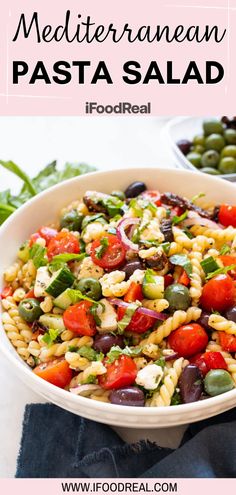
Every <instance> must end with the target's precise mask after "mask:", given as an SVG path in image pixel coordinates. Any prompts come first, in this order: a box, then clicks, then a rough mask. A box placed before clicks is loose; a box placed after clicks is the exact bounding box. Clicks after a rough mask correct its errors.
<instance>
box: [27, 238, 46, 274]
mask: <svg viewBox="0 0 236 495" xmlns="http://www.w3.org/2000/svg"><path fill="white" fill-rule="evenodd" d="M46 254H47V250H46V248H45V247H43V246H40V244H37V242H35V243H34V244H33V246H32V247H31V248H30V250H29V257H30V259H31V260H32V261H33V263H34V266H35V268H40V266H45V265H47V263H48V259H47V258H46Z"/></svg>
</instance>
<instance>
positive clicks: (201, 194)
mask: <svg viewBox="0 0 236 495" xmlns="http://www.w3.org/2000/svg"><path fill="white" fill-rule="evenodd" d="M204 196H206V195H205V193H203V192H200V193H199V194H195V196H193V197H192V199H190V202H191V203H195V201H197V199H199V198H204Z"/></svg>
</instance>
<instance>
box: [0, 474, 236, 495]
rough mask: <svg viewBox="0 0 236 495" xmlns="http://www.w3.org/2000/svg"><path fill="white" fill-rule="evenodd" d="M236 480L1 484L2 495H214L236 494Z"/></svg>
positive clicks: (59, 481) (102, 480)
mask: <svg viewBox="0 0 236 495" xmlns="http://www.w3.org/2000/svg"><path fill="white" fill-rule="evenodd" d="M234 489H235V480H234V479H206V478H204V479H199V478H197V479H191V478H190V479H183V478H178V479H172V478H170V479H159V478H155V479H140V480H132V479H129V478H127V479H104V478H102V479H93V480H91V479H67V480H63V479H28V480H25V479H17V480H14V479H5V480H0V491H1V493H7V494H8V495H15V493H18V494H19V495H32V493H34V495H42V492H43V493H50V494H51V495H60V494H63V493H77V494H78V495H81V494H82V493H85V494H89V495H90V494H92V493H93V494H94V493H98V494H101V495H104V494H108V495H111V494H113V493H115V494H118V493H126V494H127V493H130V494H131V495H132V494H134V493H140V494H144V493H166V494H167V495H169V494H174V493H177V494H178V495H189V494H190V493H191V495H199V493H209V492H210V491H211V490H212V491H213V492H214V495H221V494H222V493H234Z"/></svg>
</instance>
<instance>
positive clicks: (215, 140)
mask: <svg viewBox="0 0 236 495" xmlns="http://www.w3.org/2000/svg"><path fill="white" fill-rule="evenodd" d="M224 146H225V140H224V138H223V136H221V134H210V136H208V137H207V138H206V149H207V150H215V151H221V150H222V148H224Z"/></svg>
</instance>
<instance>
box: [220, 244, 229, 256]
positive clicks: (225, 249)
mask: <svg viewBox="0 0 236 495" xmlns="http://www.w3.org/2000/svg"><path fill="white" fill-rule="evenodd" d="M228 253H230V247H229V246H228V245H227V244H224V245H223V246H222V248H221V250H220V254H221V255H224V254H228Z"/></svg>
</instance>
